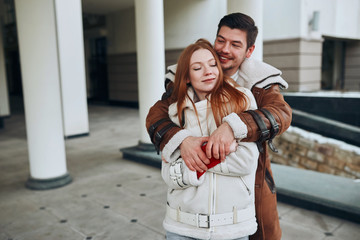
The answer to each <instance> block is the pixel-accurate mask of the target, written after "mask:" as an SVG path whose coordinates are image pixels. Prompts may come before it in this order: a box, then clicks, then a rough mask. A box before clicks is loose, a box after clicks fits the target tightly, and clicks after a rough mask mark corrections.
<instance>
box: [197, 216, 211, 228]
mask: <svg viewBox="0 0 360 240" xmlns="http://www.w3.org/2000/svg"><path fill="white" fill-rule="evenodd" d="M202 217H205V218H206V220H205V222H206V224H207V226H202V225H201V220H200V218H202ZM196 219H197V227H198V228H210V216H209V215H207V214H201V213H197V214H196Z"/></svg>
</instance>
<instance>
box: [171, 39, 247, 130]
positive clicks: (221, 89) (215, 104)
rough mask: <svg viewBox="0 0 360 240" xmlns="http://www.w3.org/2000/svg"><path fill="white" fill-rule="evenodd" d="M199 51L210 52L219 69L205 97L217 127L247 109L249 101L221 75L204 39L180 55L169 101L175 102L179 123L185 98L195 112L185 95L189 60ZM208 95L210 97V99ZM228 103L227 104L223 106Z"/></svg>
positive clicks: (232, 83) (209, 45)
mask: <svg viewBox="0 0 360 240" xmlns="http://www.w3.org/2000/svg"><path fill="white" fill-rule="evenodd" d="M199 49H206V50H209V51H210V52H211V54H212V55H213V56H214V59H215V61H216V66H217V68H218V69H219V76H218V78H219V80H218V81H217V83H216V85H215V86H214V89H213V90H212V91H211V92H210V93H209V94H208V95H207V96H206V98H207V99H208V101H209V102H210V104H211V108H212V111H213V114H214V118H215V122H216V125H217V126H220V124H221V120H222V119H223V118H224V117H225V116H227V115H229V114H230V113H232V112H235V113H240V112H243V111H245V110H247V109H248V107H249V100H248V98H247V96H246V95H245V94H244V93H243V92H241V91H239V90H237V89H236V88H235V87H238V86H239V85H238V84H237V83H236V82H235V81H234V80H232V79H231V78H230V77H227V76H225V75H224V74H223V71H222V69H221V65H220V61H219V58H218V57H217V55H216V52H215V50H214V48H213V46H212V45H211V43H210V42H209V41H207V40H205V39H199V40H197V41H196V42H195V43H194V44H191V45H189V46H188V47H187V48H185V49H184V50H183V52H182V53H181V55H180V57H179V59H178V62H177V68H176V74H175V80H174V89H173V92H172V95H171V96H172V97H171V99H172V100H173V102H177V110H178V118H179V122H180V123H182V122H183V120H184V119H183V117H184V116H183V114H182V112H183V109H184V107H185V98H186V97H188V98H189V99H190V101H191V102H192V104H193V106H194V109H195V111H196V107H195V104H194V102H193V99H191V98H190V97H189V95H188V94H187V88H188V87H189V85H188V84H187V80H190V59H191V57H192V55H193V53H194V52H195V51H197V50H199ZM209 95H211V97H210V98H208V97H209ZM226 102H228V104H224V103H226Z"/></svg>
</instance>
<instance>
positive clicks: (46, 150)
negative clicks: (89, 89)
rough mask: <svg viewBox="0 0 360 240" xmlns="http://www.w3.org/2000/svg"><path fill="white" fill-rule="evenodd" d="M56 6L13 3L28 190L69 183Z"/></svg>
mask: <svg viewBox="0 0 360 240" xmlns="http://www.w3.org/2000/svg"><path fill="white" fill-rule="evenodd" d="M54 4H55V3H54V1H48V0H32V1H28V0H15V10H16V20H17V29H18V39H19V50H20V63H21V73H22V83H23V95H24V106H25V120H26V133H27V142H28V151H29V161H30V178H29V180H28V181H27V183H26V186H27V187H29V188H31V189H49V188H55V187H60V186H63V185H65V184H68V183H69V182H71V177H70V175H69V174H68V172H67V168H66V155H65V144H64V136H63V122H62V111H61V109H62V108H61V95H60V71H59V61H58V49H57V34H56V21H55V5H54Z"/></svg>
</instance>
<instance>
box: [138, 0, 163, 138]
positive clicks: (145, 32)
mask: <svg viewBox="0 0 360 240" xmlns="http://www.w3.org/2000/svg"><path fill="white" fill-rule="evenodd" d="M135 21H136V47H137V69H138V84H139V87H138V90H139V112H140V123H141V124H140V131H141V138H140V143H146V144H150V143H151V141H150V138H149V135H148V133H147V130H146V126H145V119H146V116H147V114H148V112H149V109H150V107H151V106H152V105H154V103H155V102H156V101H157V100H159V99H160V97H161V95H162V93H163V92H164V74H165V46H164V12H163V0H135Z"/></svg>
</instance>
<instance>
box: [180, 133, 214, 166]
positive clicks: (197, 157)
mask: <svg viewBox="0 0 360 240" xmlns="http://www.w3.org/2000/svg"><path fill="white" fill-rule="evenodd" d="M208 138H209V137H191V136H190V137H187V138H185V139H184V141H183V142H182V143H181V145H180V154H181V157H182V159H183V160H184V162H185V164H186V166H187V167H188V168H189V169H190V170H191V171H198V172H203V171H206V170H207V167H206V165H205V164H209V163H210V160H209V159H208V158H207V157H206V155H205V153H204V152H203V150H202V149H201V145H202V144H203V143H204V142H206V141H208Z"/></svg>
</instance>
